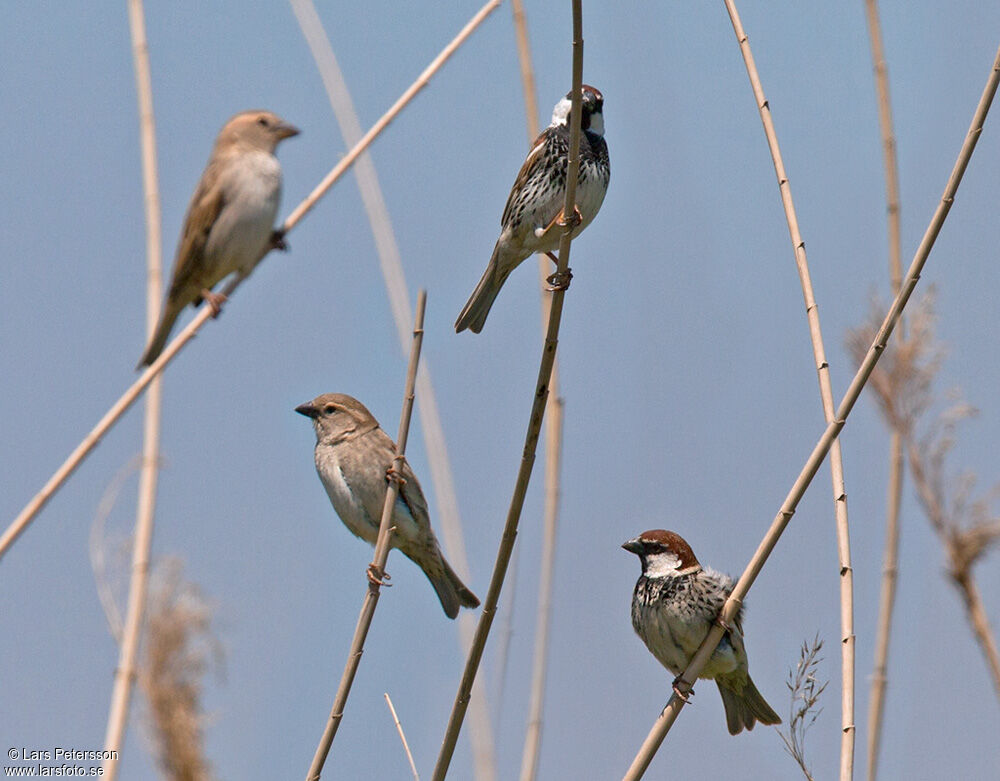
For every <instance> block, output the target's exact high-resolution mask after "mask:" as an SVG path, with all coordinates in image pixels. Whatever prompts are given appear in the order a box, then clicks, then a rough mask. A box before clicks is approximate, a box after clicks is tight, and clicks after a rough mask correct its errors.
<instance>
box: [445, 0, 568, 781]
mask: <svg viewBox="0 0 1000 781" xmlns="http://www.w3.org/2000/svg"><path fill="white" fill-rule="evenodd" d="M582 84H583V9H582V6H581V0H573V89H572V109H571V113H570V141H569V159H568V161H567V172H566V200H565V201H564V205H563V214H564V215H567V216H568V215H571V214H573V213H574V209H575V208H576V184H577V178H578V176H579V173H580V112H581V109H580V104H581V93H582ZM572 225H573V223H572V221H570V220H565V226H564V227H563V232H562V236H561V237H560V240H559V264H558V269H557V271H556V273H557V274H559V275H560V276H565V275H566V272H567V271H568V269H569V253H570V244H571V241H572V232H573V228H572ZM565 296H566V291H565V290H556V291H554V292H553V294H552V303H551V309H550V313H549V323H548V330H547V331H546V337H545V346H544V348H543V350H542V359H541V363H540V365H539V367H538V380H537V382H536V383H535V394H534V403H533V404H532V406H531V417H530V419H529V423H528V431H527V434H526V435H525V443H524V452H523V454H522V457H521V466H520V469H519V470H518V474H517V482H516V483H515V485H514V494H513V496H512V497H511V501H510V508H509V509H508V511H507V521H506V523H505V524H504V530H503V535H502V537H501V538H500V547H499V550H498V551H497V560H496V564H495V565H494V567H493V575H492V577H491V578H490V586H489V590H488V591H487V593H486V601H485V602H484V604H483V609H482V612H481V613H480V616H479V623H478V624H477V625H476V636H475V638H474V640H473V643H472V650H471V651H470V652H469V658H468V659H467V660H466V663H465V670H464V672H463V673H462V680H461V682H460V683H459V687H458V693H457V694H456V695H455V703H454V705H453V706H452V710H451V715H450V717H449V719H448V727H447V729H446V730H445V735H444V740H443V741H442V744H441V751H440V753H439V754H438V759H437V764H436V765H435V767H434V774H433V776H432V779H433V781H443V779H444V777H445V775H446V774H447V773H448V766H449V765H450V764H451V757H452V755H453V754H454V752H455V744H456V743H457V742H458V735H459V732H461V729H462V721H463V719H464V718H465V711H466V709H467V708H468V705H469V696H470V693H471V691H472V684H473V681H475V679H476V673H477V672H478V670H479V663H480V661H481V660H482V656H483V651H484V650H485V648H486V640H487V638H488V637H489V633H490V626H491V625H492V624H493V618H494V616H495V615H496V609H497V603H498V602H499V599H500V591H501V589H502V588H503V581H504V577H505V575H506V574H507V565H508V564H509V563H510V555H511V552H512V551H513V549H514V540H515V539H516V537H517V525H518V521H519V520H520V518H521V509H522V508H523V506H524V496H525V494H526V493H527V490H528V481H529V479H530V478H531V469H532V466H534V462H535V449H536V447H537V445H538V438H539V434H540V433H541V428H542V420H543V418H544V417H545V403H546V401H547V399H548V393H549V379H550V377H551V374H552V364H553V362H554V360H555V355H556V348H557V346H558V344H559V324H560V322H562V308H563V299H564V298H565Z"/></svg>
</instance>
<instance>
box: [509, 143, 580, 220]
mask: <svg viewBox="0 0 1000 781" xmlns="http://www.w3.org/2000/svg"><path fill="white" fill-rule="evenodd" d="M560 142H561V136H560V134H559V132H558V129H556V128H551V127H549V128H546V129H545V130H543V131H542V132H541V133H540V134H539V136H538V138H536V139H535V143H533V144H532V145H531V151H530V152H528V156H527V157H526V158H525V160H524V164H523V165H522V166H521V170H520V171H519V172H518V174H517V179H515V180H514V186H513V187H511V189H510V195H508V196H507V204H506V205H505V206H504V207H503V215H502V216H501V217H500V225H501V226H504V227H506V226H507V224H508V223H509V221H510V220H511V219H512V218H513V217H514V212H515V210H516V209H517V207H519V206H523V203H524V201H525V200H526V199H532V200H533V199H535V198H537V197H538V196H539V195H540V192H541V191H543V190H545V189H551V190H553V191H556V190H557V188H556V187H555V183H554V182H546V181H545V180H546V179H547V178H549V177H554V176H558V175H559V171H558V170H557V171H550V170H547V168H548V161H550V160H554V159H558V157H559V154H560V152H561V155H562V160H563V164H564V167H563V169H562V173H563V175H565V158H566V155H567V154H568V151H567V150H566V149H562V150H560V149H559V148H558V147H559V146H560V145H562V146H565V144H561V143H560ZM557 209H558V207H557ZM551 218H552V215H547V216H546V217H545V221H546V222H548V221H549V220H550V219H551Z"/></svg>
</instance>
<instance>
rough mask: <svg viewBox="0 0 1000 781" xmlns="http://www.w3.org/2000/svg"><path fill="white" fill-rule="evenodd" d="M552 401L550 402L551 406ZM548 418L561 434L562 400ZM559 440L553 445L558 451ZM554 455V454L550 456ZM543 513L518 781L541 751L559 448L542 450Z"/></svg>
mask: <svg viewBox="0 0 1000 781" xmlns="http://www.w3.org/2000/svg"><path fill="white" fill-rule="evenodd" d="M553 401H554V403H553ZM549 406H550V407H551V409H550V410H549V416H550V417H549V419H551V420H554V421H555V426H554V428H555V429H556V432H557V434H558V435H559V436H560V437H561V435H562V416H563V404H562V399H554V400H553V399H552V398H551V397H550V399H549ZM561 444H562V443H561V441H559V442H557V445H559V448H560V449H561ZM553 452H554V455H553ZM545 455H546V462H545V466H546V469H545V514H544V518H543V536H542V564H541V571H540V573H539V576H538V613H537V615H536V617H535V650H534V657H533V659H532V666H531V700H530V703H529V705H528V727H527V731H526V734H525V737H524V749H523V752H522V754H521V779H520V781H534V779H535V777H536V776H537V774H538V758H539V755H540V754H541V748H542V712H543V708H544V705H545V679H546V672H547V670H548V653H549V626H550V625H551V622H552V588H553V584H554V582H555V578H554V573H555V558H556V531H557V524H556V521H557V519H558V510H559V467H558V463H559V460H558V459H559V449H557V450H555V451H552V450H549V449H548V448H547V449H546V451H545Z"/></svg>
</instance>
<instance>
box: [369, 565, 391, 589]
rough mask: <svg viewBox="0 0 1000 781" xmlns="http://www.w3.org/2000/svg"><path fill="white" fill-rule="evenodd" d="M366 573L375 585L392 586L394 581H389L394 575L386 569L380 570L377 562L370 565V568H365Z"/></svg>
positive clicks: (370, 581)
mask: <svg viewBox="0 0 1000 781" xmlns="http://www.w3.org/2000/svg"><path fill="white" fill-rule="evenodd" d="M365 574H366V575H368V582H369V583H371V584H372V585H373V586H385V587H387V588H392V583H388V582H387V581H390V580H392V577H391V576H390V575H389V573H388V572H386V571H385V570H380V569H379V568H378V567H376V566H375V562H372V563H371V564H369V565H368V569H367V570H365Z"/></svg>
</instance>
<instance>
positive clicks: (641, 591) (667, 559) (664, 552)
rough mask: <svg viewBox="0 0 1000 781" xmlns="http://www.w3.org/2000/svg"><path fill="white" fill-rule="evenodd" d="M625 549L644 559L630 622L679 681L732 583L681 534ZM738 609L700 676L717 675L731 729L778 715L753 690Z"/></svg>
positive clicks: (651, 534) (652, 536) (656, 533)
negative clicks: (703, 562) (703, 561)
mask: <svg viewBox="0 0 1000 781" xmlns="http://www.w3.org/2000/svg"><path fill="white" fill-rule="evenodd" d="M622 547H623V548H624V549H625V550H627V551H629V552H631V553H634V554H635V555H637V556H638V557H639V561H640V562H642V575H641V576H640V577H639V580H638V581H637V582H636V584H635V591H634V592H633V594H632V627H633V628H634V629H635V633H636V634H637V635H639V637H640V638H642V642H644V643H645V644H646V647H647V648H648V649H649V651H650V653H652V654H653V656H655V657H656V658H657V659H658V660H659V661H660V663H661V664H662V665H663V666H664V667H666V668H667V669H668V670H670V671H671V672H672V673H674V675H676V676H678V677H677V678H676V679H675V680H674V691H675V692H677V694H678V695H680V696H682V697H684V695H683V694H681V692H680V690H679V689H678V688H677V684H678V683H679V682H680V676H681V675H682V674H683V672H684V669H685V668H686V667H687V666H688V663H689V662H690V661H691V659H692V657H693V656H694V654H695V652H696V651H697V650H698V646H700V645H701V643H702V641H703V640H704V639H705V636H706V635H707V634H708V632H709V630H710V629H711V628H712V624H714V623H715V622H716V619H717V617H718V615H719V612H720V611H721V610H722V606H723V604H725V601H726V598H727V597H728V596H729V595H730V594H731V593H732V590H733V586H735V585H736V582H735V581H734V580H733V579H732V578H731V577H729V576H728V575H725V574H723V573H721V572H716V571H715V570H714V569H711V568H709V567H702V566H701V564H699V563H698V559H697V558H695V555H694V552H693V551H692V550H691V546H690V545H688V544H687V543H686V542H685V541H684V540H683V539H682V538H681V536H680V535H679V534H676V533H674V532H670V531H664V530H663V529H655V530H653V531H647V532H643V533H642V534H640V535H639V536H638V537H636V538H635V539H633V540H629V541H628V542H626V543H624V544H623V545H622ZM742 621H743V608H742V606H741V607H740V610H739V612H738V613H737V615H736V619H735V621H734V622H733V626H731V627H728V628H727V629H726V633H725V634H724V635H723V636H722V640H720V641H719V645H718V647H717V648H716V649H715V651H714V652H713V653H712V656H711V657H710V658H709V660H708V662H707V663H706V665H705V667H704V669H703V670H702V671H701V674H700V675H699V677H700V678H714V679H715V682H716V684H717V685H718V687H719V694H721V695H722V704H723V706H724V707H725V709H726V724H727V725H728V727H729V733H730V734H731V735H736V734H738V733H739V732H741V731H742V730H743V729H744V728H746V729H748V730H751V729H753V727H754V724H756V723H757V722H758V721H759V722H760V723H761V724H780V723H781V719H780V718H778V714H777V713H775V712H774V711H773V710H772V709H771V706H770V705H768V704H767V703H766V702H765V701H764V698H763V697H762V696H761V693H760V692H759V691H757V687H756V686H754V684H753V681H752V680H750V673H749V671H748V667H747V664H748V663H747V652H746V649H745V648H744V647H743V629H742Z"/></svg>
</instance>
